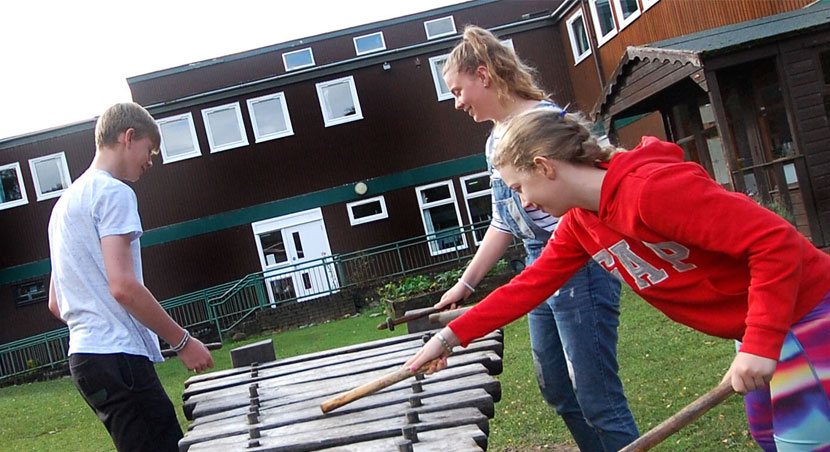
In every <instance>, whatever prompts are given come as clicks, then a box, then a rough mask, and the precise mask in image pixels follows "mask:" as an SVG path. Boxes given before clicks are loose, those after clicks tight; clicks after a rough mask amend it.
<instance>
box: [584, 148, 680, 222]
mask: <svg viewBox="0 0 830 452" xmlns="http://www.w3.org/2000/svg"><path fill="white" fill-rule="evenodd" d="M666 164H687V162H684V161H683V149H681V148H680V146H678V145H676V144H674V143H668V142H665V141H660V140H659V139H658V138H656V137H650V136H645V137H643V138H642V139H641V140H640V144H638V145H637V147H635V148H634V149H631V150H630V151H623V152H618V153H616V154H615V155H614V156H613V157H612V158H611V161H610V162H609V163H608V171H607V173H606V174H605V179H604V180H603V182H602V191H601V193H600V202H599V206H600V207H599V216H600V218H603V217H606V216H607V215H609V214H613V212H610V211H609V210H608V209H609V206H610V203H609V200H610V199H612V198H614V197H616V196H618V195H620V193H619V191H620V190H621V187H622V186H623V185H627V186H626V191H627V190H628V189H630V188H634V189H636V187H637V186H639V185H640V184H641V183H642V182H645V181H646V180H647V179H648V178H649V176H651V175H652V174H653V173H654V172H655V171H666Z"/></svg>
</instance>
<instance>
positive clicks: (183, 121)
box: [158, 113, 202, 163]
mask: <svg viewBox="0 0 830 452" xmlns="http://www.w3.org/2000/svg"><path fill="white" fill-rule="evenodd" d="M158 125H159V130H160V131H161V160H162V162H163V163H173V162H178V161H179V160H185V159H189V158H193V157H199V156H201V155H202V150H201V149H199V141H198V140H197V139H196V128H195V127H193V115H192V114H190V113H185V114H183V115H178V116H171V117H169V118H164V119H159V120H158Z"/></svg>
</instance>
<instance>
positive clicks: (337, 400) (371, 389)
mask: <svg viewBox="0 0 830 452" xmlns="http://www.w3.org/2000/svg"><path fill="white" fill-rule="evenodd" d="M439 359H441V358H435V359H433V360H432V361H428V362H427V363H426V364H424V365H422V366H421V367H419V368H418V369H417V370H416V371H415V372H413V371H411V370H409V368H406V367H404V368H401V369H398V370H396V371H395V372H392V373H390V374H386V375H384V376H382V377H380V378H378V379H376V380H372V381H370V382H368V383H366V384H364V385H361V386H358V387H356V388H354V389H352V390H351V391H347V392H344V393H342V394H340V395H338V396H336V397H333V398H331V399H328V400H326V401H325V402H323V403H321V404H320V409H321V410H322V411H323V414H325V413H328V412H329V411H331V410H335V409H337V408H340V407H341V406H343V405H346V404H347V403H352V402H354V401H355V400H357V399H360V398H363V397H366V396H367V395H370V394H373V393H375V392H378V391H380V390H381V389H383V388H386V387H389V386H392V385H393V384H395V383H397V382H399V381H404V380H406V379H407V378H409V377H412V376H415V375H416V374H419V373H422V372H425V371H426V370H427V369H429V366H431V365H432V364H433V363H434V362H436V361H438V360H439Z"/></svg>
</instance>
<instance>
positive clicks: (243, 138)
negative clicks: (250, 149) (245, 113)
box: [202, 102, 248, 154]
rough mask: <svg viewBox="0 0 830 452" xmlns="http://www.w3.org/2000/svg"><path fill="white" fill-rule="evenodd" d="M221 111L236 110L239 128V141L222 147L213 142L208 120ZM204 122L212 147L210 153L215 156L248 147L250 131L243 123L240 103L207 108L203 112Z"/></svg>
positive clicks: (209, 143)
mask: <svg viewBox="0 0 830 452" xmlns="http://www.w3.org/2000/svg"><path fill="white" fill-rule="evenodd" d="M221 110H234V112H236V115H234V116H235V117H236V124H237V126H238V127H239V137H240V139H239V141H234V142H232V143H227V144H223V145H221V146H217V145H216V144H215V143H214V142H213V130H212V129H211V127H210V121H209V120H208V115H210V114H211V113H213V112H216V111H221ZM202 121H204V123H205V132H206V133H207V139H208V145H209V146H210V153H211V154H213V153H214V152H222V151H227V150H228V149H234V148H238V147H241V146H247V145H248V131H247V130H245V123H244V122H243V121H242V107H241V106H240V105H239V102H234V103H231V104H225V105H219V106H216V107H211V108H205V109H204V110H202Z"/></svg>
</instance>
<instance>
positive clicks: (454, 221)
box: [424, 204, 463, 250]
mask: <svg viewBox="0 0 830 452" xmlns="http://www.w3.org/2000/svg"><path fill="white" fill-rule="evenodd" d="M424 215H426V217H427V218H426V219H427V225H428V227H429V230H430V232H431V233H434V234H435V235H436V238H435V241H434V243H435V244H436V246H437V247H438V249H439V250H446V249H448V248H454V247H457V246H460V245H462V244H463V240H462V238H461V234H460V232H459V226H460V225H459V224H458V216H457V215H456V212H455V205H454V204H446V205H443V206H438V207H432V208H430V209H427V210H426V211H424Z"/></svg>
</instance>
